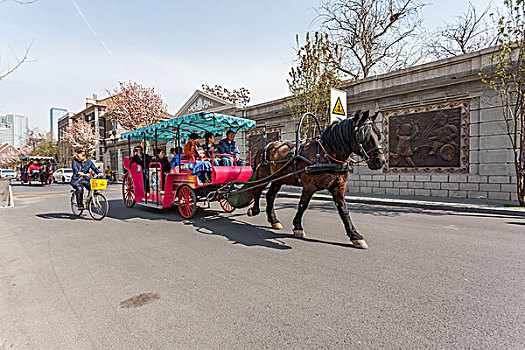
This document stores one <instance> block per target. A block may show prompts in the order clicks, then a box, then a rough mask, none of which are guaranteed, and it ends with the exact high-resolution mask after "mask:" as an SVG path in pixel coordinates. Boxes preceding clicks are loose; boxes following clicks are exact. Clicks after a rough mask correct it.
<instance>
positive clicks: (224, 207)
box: [219, 198, 235, 213]
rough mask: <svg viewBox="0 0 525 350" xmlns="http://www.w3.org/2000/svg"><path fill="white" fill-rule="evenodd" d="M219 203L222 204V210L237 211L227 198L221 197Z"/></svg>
mask: <svg viewBox="0 0 525 350" xmlns="http://www.w3.org/2000/svg"><path fill="white" fill-rule="evenodd" d="M219 204H220V205H221V208H222V210H224V211H225V212H227V213H233V212H234V211H235V208H234V207H232V205H231V204H230V202H228V200H227V199H226V198H222V199H219Z"/></svg>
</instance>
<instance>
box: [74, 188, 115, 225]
mask: <svg viewBox="0 0 525 350" xmlns="http://www.w3.org/2000/svg"><path fill="white" fill-rule="evenodd" d="M89 184H90V187H91V189H90V190H89V191H88V192H87V194H85V195H84V198H83V199H82V203H83V204H84V208H87V210H88V211H89V215H91V217H92V218H93V219H94V220H97V221H99V220H102V219H104V218H105V217H106V215H107V214H108V211H109V203H108V200H107V199H106V197H104V195H103V194H102V193H100V190H105V189H106V187H107V185H108V180H106V179H101V178H96V179H91V180H89ZM76 194H77V190H71V211H72V212H73V215H75V216H80V215H82V213H83V212H84V210H85V209H80V208H79V207H78V206H77V199H76Z"/></svg>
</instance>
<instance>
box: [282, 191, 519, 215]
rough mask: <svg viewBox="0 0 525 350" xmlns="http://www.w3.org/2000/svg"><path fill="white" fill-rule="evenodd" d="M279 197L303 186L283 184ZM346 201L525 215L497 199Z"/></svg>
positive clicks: (324, 196) (321, 196) (295, 194)
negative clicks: (482, 200) (481, 200)
mask: <svg viewBox="0 0 525 350" xmlns="http://www.w3.org/2000/svg"><path fill="white" fill-rule="evenodd" d="M278 196H279V197H285V198H299V197H300V196H301V188H299V187H291V186H283V188H282V189H281V191H280V192H279V194H278ZM313 199H317V200H325V201H331V200H332V196H331V195H330V194H329V193H328V191H321V192H318V193H316V194H315V195H314V197H313ZM346 201H347V202H349V203H359V204H369V205H385V206H394V207H412V208H421V209H430V210H450V211H457V212H468V213H484V214H502V215H514V216H523V217H525V209H524V208H513V207H505V206H504V204H503V203H501V202H496V201H484V202H480V201H479V200H468V199H455V198H439V197H399V196H396V197H388V196H379V195H365V194H347V195H346Z"/></svg>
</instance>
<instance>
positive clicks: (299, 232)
mask: <svg viewBox="0 0 525 350" xmlns="http://www.w3.org/2000/svg"><path fill="white" fill-rule="evenodd" d="M293 235H294V237H297V238H304V231H303V230H293Z"/></svg>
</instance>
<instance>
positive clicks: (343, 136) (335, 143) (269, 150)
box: [247, 111, 386, 249]
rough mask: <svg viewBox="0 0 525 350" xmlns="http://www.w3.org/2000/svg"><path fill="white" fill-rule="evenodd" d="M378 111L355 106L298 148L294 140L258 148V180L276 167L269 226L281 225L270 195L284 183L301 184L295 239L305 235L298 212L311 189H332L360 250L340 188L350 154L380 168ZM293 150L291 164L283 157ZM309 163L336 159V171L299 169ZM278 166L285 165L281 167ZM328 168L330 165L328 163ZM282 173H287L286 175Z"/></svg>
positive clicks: (255, 210) (364, 245)
mask: <svg viewBox="0 0 525 350" xmlns="http://www.w3.org/2000/svg"><path fill="white" fill-rule="evenodd" d="M377 115H378V113H375V114H374V115H372V116H370V113H369V111H365V112H361V111H357V112H356V114H355V116H354V117H353V118H347V119H345V120H342V121H339V122H334V123H332V124H331V125H329V126H328V127H327V128H326V129H325V130H324V131H323V132H322V133H321V135H320V138H319V139H318V140H307V141H306V143H305V144H303V145H302V146H301V147H299V145H297V146H298V147H299V148H300V150H299V151H298V150H296V149H295V147H296V144H294V143H291V142H286V141H285V142H282V141H275V142H271V143H269V144H267V145H266V146H265V147H264V148H262V149H260V150H258V151H257V153H256V155H255V157H254V161H253V162H252V163H253V164H252V166H253V169H254V174H255V175H256V178H257V179H258V180H260V179H264V178H265V177H268V176H270V175H272V174H275V173H276V172H279V174H278V175H279V177H278V178H277V179H276V180H275V181H273V182H271V184H270V188H269V189H268V191H267V193H266V215H267V219H268V222H269V223H270V224H271V225H272V228H274V229H278V230H280V229H282V228H283V226H282V225H281V223H280V222H279V220H278V219H277V216H276V215H275V210H274V203H275V197H276V196H277V193H278V192H279V190H280V189H281V187H282V186H283V185H292V186H300V187H302V193H301V199H300V201H299V206H298V209H297V213H296V215H295V217H294V219H293V234H294V236H295V237H298V238H303V237H304V236H305V233H304V230H303V226H302V216H303V214H304V212H305V210H306V209H307V208H308V203H309V202H310V199H311V198H312V196H313V195H314V193H315V192H317V191H321V190H328V191H329V192H330V193H331V194H332V197H333V200H334V202H335V205H336V207H337V210H338V212H339V216H340V217H341V220H342V221H343V224H344V227H345V230H346V234H347V236H348V237H349V238H350V241H351V242H352V244H353V246H354V247H356V248H360V249H367V248H368V245H367V243H366V241H365V240H364V238H363V236H361V235H360V234H359V233H358V232H357V230H356V229H355V227H354V225H353V224H352V220H351V219H350V215H349V213H348V208H347V206H346V201H345V193H346V181H347V178H348V171H349V168H348V164H349V163H350V162H351V161H349V159H350V156H351V155H352V154H353V153H354V154H357V155H359V156H360V157H362V158H363V159H364V160H365V161H366V163H367V165H368V167H369V168H370V169H371V170H378V169H381V168H382V167H383V166H384V164H385V162H386V160H385V156H384V154H383V149H382V146H381V144H380V141H381V132H380V130H379V129H378V127H377V126H376V124H375V120H376V118H377ZM298 132H299V130H298ZM294 152H295V153H296V154H298V155H299V157H295V158H296V159H297V160H294V161H293V163H294V164H293V166H292V165H291V164H290V161H288V160H290V159H291V157H292V156H293V153H294ZM313 163H318V164H320V166H328V165H334V164H339V165H341V167H340V169H339V171H333V170H332V171H328V172H326V171H322V172H319V173H315V172H311V173H308V172H307V171H304V172H300V171H301V170H302V169H305V168H306V167H308V166H311V165H312V164H313ZM328 163H332V164H328ZM343 165H346V167H344V166H343ZM282 167H287V168H286V169H281V168H282ZM307 169H308V168H307ZM307 169H305V170H307ZM327 169H330V168H329V167H327ZM332 169H333V168H332ZM321 170H322V169H321ZM292 173H295V175H293V174H292ZM287 174H292V175H291V176H287V177H285V175H287ZM275 175H277V174H275ZM265 187H266V185H261V186H260V187H257V188H255V189H254V202H253V206H252V207H251V208H249V209H248V212H247V214H248V216H255V215H258V214H259V213H260V206H259V200H260V197H261V194H262V191H263V190H264V188H265Z"/></svg>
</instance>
